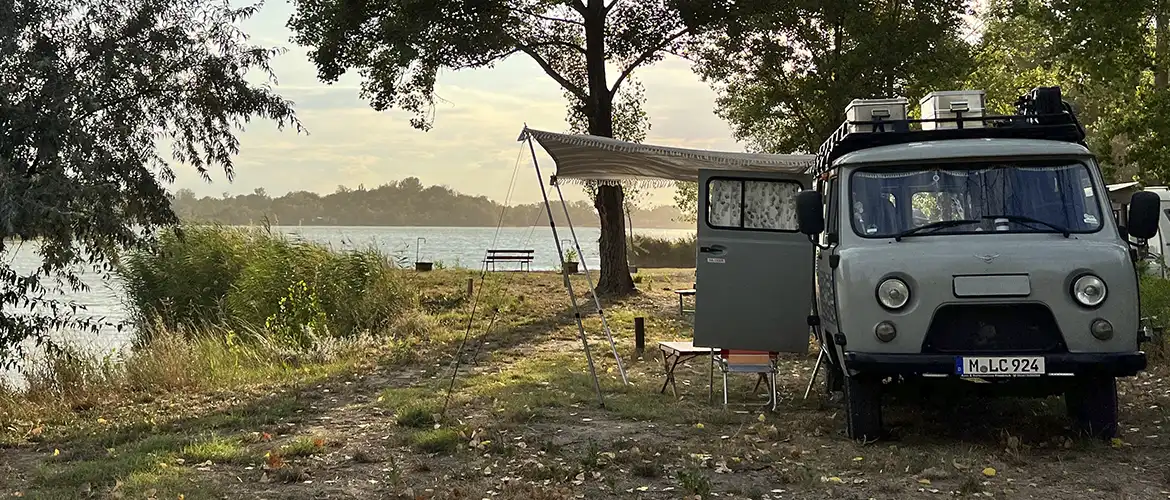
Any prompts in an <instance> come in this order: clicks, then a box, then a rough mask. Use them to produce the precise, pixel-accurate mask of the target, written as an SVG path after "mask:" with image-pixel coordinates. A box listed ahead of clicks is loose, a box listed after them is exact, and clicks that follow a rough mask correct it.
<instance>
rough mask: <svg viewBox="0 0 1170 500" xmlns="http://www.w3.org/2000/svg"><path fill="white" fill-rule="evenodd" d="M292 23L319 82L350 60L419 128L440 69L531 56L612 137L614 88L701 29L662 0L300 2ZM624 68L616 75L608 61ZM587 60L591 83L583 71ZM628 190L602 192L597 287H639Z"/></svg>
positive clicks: (383, 102)
mask: <svg viewBox="0 0 1170 500" xmlns="http://www.w3.org/2000/svg"><path fill="white" fill-rule="evenodd" d="M294 2H295V4H296V13H295V14H294V16H293V18H292V19H291V20H290V22H289V25H290V27H291V28H292V29H293V30H294V32H295V33H296V35H295V40H296V42H297V43H299V44H301V45H305V46H309V47H311V50H310V57H311V58H312V60H313V62H314V63H315V64H316V65H317V68H318V71H319V77H320V79H322V80H324V81H327V82H333V81H336V80H337V79H338V78H339V77H340V76H341V75H342V74H344V73H345V72H346V71H349V70H350V69H356V70H358V71H359V72H360V73H361V75H362V76H363V77H364V80H363V84H362V93H363V95H364V96H365V97H366V98H368V99H369V100H370V101H371V104H372V106H373V107H374V109H377V110H379V111H381V110H385V109H388V108H391V107H396V108H401V109H404V110H407V111H410V112H413V113H414V115H415V116H414V118H413V119H412V120H411V125H413V126H414V127H415V128H418V129H422V130H427V129H429V128H430V127H431V125H432V124H433V117H434V102H435V99H436V96H435V83H436V81H437V79H438V73H439V71H440V70H461V69H471V68H483V67H489V66H491V65H492V64H494V63H495V62H497V61H500V60H502V59H503V58H505V57H508V56H511V55H513V54H524V55H525V56H527V57H529V58H531V59H532V60H533V61H535V62H536V64H537V65H539V66H540V68H541V69H542V70H543V71H544V72H545V73H546V74H547V75H548V76H549V77H550V78H551V79H552V80H553V81H555V82H556V83H557V84H558V85H560V87H561V88H563V89H564V90H565V91H567V92H568V93H569V94H571V95H572V96H573V97H574V98H575V99H576V100H577V101H578V102H581V103H584V106H583V111H584V115H585V116H586V117H587V121H588V127H587V128H588V132H589V133H590V134H593V135H598V136H603V137H612V136H613V135H614V122H613V103H614V96H615V95H617V93H618V91H619V90H620V88H621V87H622V85H623V84H624V83H626V81H627V79H628V78H629V76H630V74H631V73H633V71H634V70H635V69H637V68H639V67H642V66H645V65H648V64H651V63H654V62H656V61H657V60H659V59H660V58H661V57H662V56H663V55H664V54H666V53H668V52H672V51H676V50H679V48H680V47H681V46H682V44H683V43H684V42H685V41H686V40H687V38H688V37H689V36H690V34H691V33H692V30H691V29H690V28H688V27H687V26H685V25H684V24H683V22H682V18H681V16H680V14H679V12H678V10H677V9H676V7H675V6H674V5H672V4H670V3H668V2H663V1H662V0H609V1H608V2H607V1H604V0H397V1H370V0H294ZM607 63H612V64H615V65H616V66H617V68H618V69H617V75H616V76H614V75H611V74H610V73H609V71H608V68H607V66H606V64H607ZM575 68H584V76H585V78H584V80H583V81H579V80H577V79H575V78H574V73H573V71H574V69H575ZM622 202H623V192H622V189H621V187H620V186H616V185H607V186H600V187H599V188H598V189H597V195H596V197H595V200H594V205H595V206H596V208H597V211H598V216H599V217H600V222H601V240H600V242H599V243H600V244H599V250H600V253H601V276H600V278H599V280H598V290H599V291H601V292H604V293H627V292H630V291H632V290H633V289H634V283H633V280H632V279H631V277H630V274H629V268H628V267H627V264H626V245H625V238H624V234H623V233H624V226H625V224H624V220H623V214H622Z"/></svg>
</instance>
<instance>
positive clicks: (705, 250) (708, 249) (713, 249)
mask: <svg viewBox="0 0 1170 500" xmlns="http://www.w3.org/2000/svg"><path fill="white" fill-rule="evenodd" d="M724 250H727V247H725V246H723V245H711V246H709V247H699V252H700V253H723V251H724Z"/></svg>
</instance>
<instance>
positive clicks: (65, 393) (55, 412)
mask: <svg viewBox="0 0 1170 500" xmlns="http://www.w3.org/2000/svg"><path fill="white" fill-rule="evenodd" d="M155 332H156V333H155V337H154V338H153V341H152V342H150V343H148V344H145V345H143V346H140V347H138V348H136V349H134V350H133V351H126V350H122V351H118V352H117V353H116V354H113V353H111V354H101V353H94V352H93V351H91V350H88V349H84V348H81V347H78V346H71V345H66V346H64V349H63V350H60V351H52V352H49V353H44V354H42V355H40V356H39V357H38V358H37V359H35V360H30V361H32V362H29V363H25V364H24V365H22V368H21V370H20V375H21V380H22V381H23V386H21V387H17V386H13V385H9V384H6V383H5V382H4V381H3V380H0V422H22V421H23V422H38V421H48V420H56V421H65V420H69V419H70V418H71V416H72V415H74V413H75V412H79V411H85V410H88V409H91V408H100V407H102V406H118V405H120V404H122V403H125V402H127V401H130V400H136V399H139V398H141V397H142V396H145V395H150V394H163V393H176V392H177V393H190V392H198V391H208V390H222V389H226V388H239V387H244V386H248V385H252V384H257V383H264V382H269V381H286V380H290V379H301V378H306V377H308V378H311V377H315V376H318V375H322V374H328V373H331V372H334V371H336V370H341V369H344V368H347V367H350V366H355V365H357V364H360V363H362V362H365V361H367V360H368V357H369V355H370V353H371V352H376V349H377V348H378V347H381V346H382V343H380V342H377V339H374V338H371V337H369V336H358V337H353V338H347V339H328V340H324V341H322V342H320V343H318V344H317V345H316V346H315V348H314V349H313V350H312V351H306V350H304V349H291V348H289V347H286V346H283V345H281V343H280V342H278V341H275V340H273V339H270V338H268V336H267V335H266V334H265V333H264V332H253V334H252V335H251V338H252V339H253V341H252V342H248V343H241V342H237V341H236V340H235V338H234V334H233V333H232V332H231V331H230V330H223V329H213V330H202V331H200V332H198V333H194V332H174V331H167V330H161V329H157V330H155ZM4 430H5V429H0V437H2V436H3V434H4ZM0 441H2V439H0Z"/></svg>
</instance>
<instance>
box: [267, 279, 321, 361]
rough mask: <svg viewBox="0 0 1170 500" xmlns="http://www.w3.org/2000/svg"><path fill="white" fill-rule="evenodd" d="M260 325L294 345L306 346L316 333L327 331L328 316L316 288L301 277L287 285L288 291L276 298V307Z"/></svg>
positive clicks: (314, 337) (312, 341) (303, 347)
mask: <svg viewBox="0 0 1170 500" xmlns="http://www.w3.org/2000/svg"><path fill="white" fill-rule="evenodd" d="M264 328H265V329H267V330H268V331H269V332H272V334H273V335H275V337H276V338H278V339H281V340H284V341H286V342H291V343H292V344H293V346H294V347H298V348H301V349H307V348H309V347H311V346H312V345H313V344H315V343H316V337H318V336H323V335H324V336H327V335H328V334H329V317H328V315H327V314H325V310H324V308H322V307H321V300H320V298H319V297H318V296H317V291H316V290H312V289H310V288H309V285H308V284H307V283H305V282H304V281H303V280H302V281H298V282H296V283H293V284H292V285H289V287H288V295H286V296H284V297H281V298H280V310H279V311H277V312H275V313H273V314H272V315H271V316H269V317H268V319H266V320H265V321H264Z"/></svg>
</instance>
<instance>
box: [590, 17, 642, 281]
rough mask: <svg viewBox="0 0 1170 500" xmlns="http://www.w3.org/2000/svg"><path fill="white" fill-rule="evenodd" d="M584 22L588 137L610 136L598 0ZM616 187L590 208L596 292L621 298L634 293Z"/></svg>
mask: <svg viewBox="0 0 1170 500" xmlns="http://www.w3.org/2000/svg"><path fill="white" fill-rule="evenodd" d="M584 22H585V69H586V72H587V73H588V74H589V102H588V103H586V111H587V112H588V116H589V134H590V135H596V136H601V137H613V94H611V93H610V92H609V83H608V82H607V81H606V77H605V8H604V2H602V1H601V0H589V5H588V6H587V7H586V13H585V16H584ZM624 197H625V196H624V193H623V192H622V187H621V186H620V185H600V186H598V187H597V196H596V197H595V198H594V199H593V206H594V208H596V209H597V216H598V218H599V220H600V223H601V239H600V240H599V241H598V242H597V247H598V252H599V253H600V257H601V276H599V277H598V279H597V292H598V293H601V294H609V295H625V294H628V293H631V292H633V291H634V280H633V278H632V277H631V276H630V267H629V263H628V262H627V261H626V236H625V233H626V229H625V226H626V224H625V216H624V214H623V213H622V201H623V198H624Z"/></svg>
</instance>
